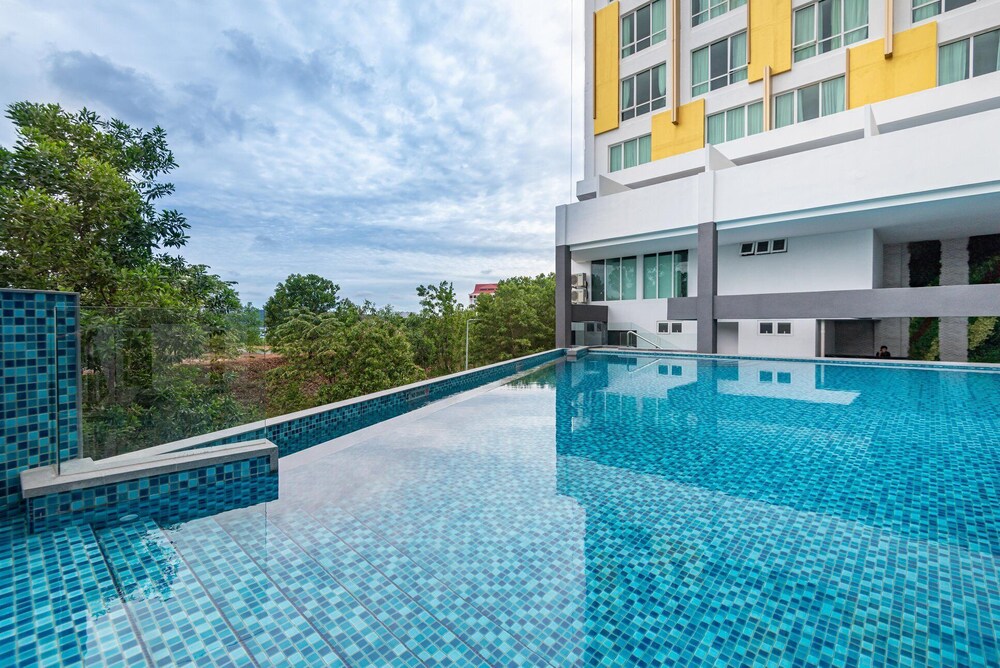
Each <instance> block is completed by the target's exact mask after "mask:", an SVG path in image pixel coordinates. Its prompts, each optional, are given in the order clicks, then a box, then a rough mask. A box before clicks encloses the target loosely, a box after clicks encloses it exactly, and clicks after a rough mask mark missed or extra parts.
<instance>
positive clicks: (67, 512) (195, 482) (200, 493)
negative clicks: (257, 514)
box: [27, 456, 278, 533]
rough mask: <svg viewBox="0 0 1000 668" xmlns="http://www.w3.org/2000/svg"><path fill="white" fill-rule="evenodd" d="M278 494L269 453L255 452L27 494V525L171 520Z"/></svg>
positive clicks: (50, 526) (31, 528)
mask: <svg viewBox="0 0 1000 668" xmlns="http://www.w3.org/2000/svg"><path fill="white" fill-rule="evenodd" d="M277 497H278V474H277V473H276V472H274V473H273V472H272V471H271V460H270V457H267V456H262V457H254V458H251V459H246V460H243V461H238V462H229V463H226V464H213V465H211V466H205V467H202V468H197V469H191V470H189V471H176V472H173V473H165V474H162V475H156V476H150V477H148V478H141V479H139V480H129V481H126V482H120V483H116V484H111V485H102V486H100V487H91V488H89V489H80V490H74V491H70V492H60V493H58V494H48V495H46V496H40V497H36V498H33V499H28V500H27V505H28V529H29V531H30V532H32V533H34V532H37V531H46V530H52V529H57V528H59V527H62V526H66V525H68V524H81V523H90V524H91V525H93V526H94V527H96V528H100V527H102V526H105V525H107V524H108V523H110V522H113V521H115V520H118V519H119V518H120V517H122V516H123V515H140V516H143V517H151V518H153V519H154V520H156V521H157V522H159V523H160V524H161V525H165V524H174V523H176V522H183V521H187V520H190V519H194V518H197V517H204V516H207V515H214V514H215V513H220V512H222V511H224V510H230V509H232V508H241V507H244V506H249V505H254V504H257V503H263V502H264V501H271V500H273V499H276V498H277Z"/></svg>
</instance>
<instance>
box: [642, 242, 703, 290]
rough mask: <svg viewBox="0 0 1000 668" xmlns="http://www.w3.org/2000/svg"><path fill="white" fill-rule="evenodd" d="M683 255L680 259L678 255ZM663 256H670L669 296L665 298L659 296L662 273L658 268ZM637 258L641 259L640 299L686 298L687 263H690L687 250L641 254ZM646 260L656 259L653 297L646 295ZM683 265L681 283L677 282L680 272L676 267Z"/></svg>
mask: <svg viewBox="0 0 1000 668" xmlns="http://www.w3.org/2000/svg"><path fill="white" fill-rule="evenodd" d="M681 254H683V255H684V258H683V259H681V258H680V255H681ZM664 256H670V260H669V262H670V268H669V272H668V275H669V276H670V294H668V295H667V296H665V297H661V296H660V277H661V276H662V275H663V273H664V272H663V271H662V270H661V268H660V262H661V261H662V259H663V257H664ZM639 257H641V258H642V264H641V267H640V270H641V275H642V281H641V282H642V299H643V301H645V300H647V299H672V298H675V297H687V296H688V281H689V280H690V274H689V272H688V269H687V264H688V262H690V261H691V252H690V251H689V250H687V249H681V250H675V251H663V252H660V253H643V254H642V255H640V256H639ZM646 258H656V288H655V293H656V294H654V295H647V294H646ZM680 264H683V265H685V266H684V268H683V272H684V273H683V278H684V280H683V282H681V281H679V280H678V278H679V276H680V275H679V274H678V272H679V271H681V269H679V267H678V265H680Z"/></svg>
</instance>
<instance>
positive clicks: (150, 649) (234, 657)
mask: <svg viewBox="0 0 1000 668" xmlns="http://www.w3.org/2000/svg"><path fill="white" fill-rule="evenodd" d="M95 534H96V538H97V543H98V545H99V546H100V549H101V553H102V554H103V556H104V561H105V562H106V563H107V565H108V569H109V570H110V571H111V575H112V576H113V577H114V581H115V586H116V588H117V591H118V595H119V596H120V597H121V599H122V601H123V602H124V604H125V609H126V610H127V611H128V612H129V616H130V617H131V620H132V624H133V626H134V627H135V629H136V631H137V632H138V635H139V639H140V641H141V643H142V644H143V646H144V648H145V651H146V653H147V658H148V659H149V660H150V661H151V662H152V664H153V665H157V666H160V665H162V666H173V665H178V664H185V663H191V665H198V666H215V665H256V662H255V661H254V660H253V659H252V658H251V657H250V654H249V652H248V651H247V649H246V647H245V646H244V643H243V640H242V639H241V638H240V637H239V635H238V634H237V633H236V631H235V629H234V628H233V627H232V625H231V624H230V623H229V621H228V620H227V619H226V618H225V616H224V615H223V613H222V611H221V610H220V609H219V607H218V606H217V605H216V602H215V600H214V599H213V598H212V597H211V595H210V594H209V593H208V592H207V591H206V590H205V588H204V587H203V586H202V584H201V582H200V581H199V580H198V578H197V577H195V575H194V573H193V572H192V571H191V569H190V568H188V566H187V564H186V563H185V562H184V560H183V558H182V557H181V556H180V554H178V552H177V550H176V549H174V546H173V545H172V544H171V543H170V541H169V540H168V539H167V537H166V535H165V534H164V533H163V531H162V529H160V527H159V526H158V525H157V524H156V523H155V522H154V521H153V520H150V519H141V518H136V519H134V520H131V521H126V522H122V523H120V524H114V525H110V526H107V527H105V528H103V529H100V530H99V531H97V532H95Z"/></svg>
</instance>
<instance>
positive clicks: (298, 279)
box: [264, 274, 341, 331]
mask: <svg viewBox="0 0 1000 668" xmlns="http://www.w3.org/2000/svg"><path fill="white" fill-rule="evenodd" d="M338 292H340V286H339V285H336V284H335V283H334V282H333V281H330V280H327V279H325V278H323V277H322V276H317V275H316V274H306V275H302V274H292V275H290V276H289V277H288V278H286V279H285V280H284V282H282V283H278V285H277V287H275V289H274V294H273V295H271V297H270V299H268V300H267V303H265V304H264V326H265V327H266V328H267V329H268V330H269V331H270V330H273V329H276V328H277V327H278V326H280V325H281V324H282V323H284V322H285V321H286V320H288V319H289V318H291V317H292V316H293V315H294V314H295V312H296V311H305V312H306V313H313V314H320V313H327V312H329V311H333V310H334V309H336V308H337V307H338V306H339V305H340V303H341V301H340V299H339V298H338V297H337V293H338Z"/></svg>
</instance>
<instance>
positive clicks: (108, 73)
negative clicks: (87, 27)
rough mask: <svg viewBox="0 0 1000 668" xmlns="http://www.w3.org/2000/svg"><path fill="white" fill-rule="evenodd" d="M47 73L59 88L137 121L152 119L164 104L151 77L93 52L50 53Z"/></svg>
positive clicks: (147, 121)
mask: <svg viewBox="0 0 1000 668" xmlns="http://www.w3.org/2000/svg"><path fill="white" fill-rule="evenodd" d="M49 77H50V79H51V81H52V83H54V84H55V85H56V86H57V87H58V88H59V89H61V90H64V91H66V92H68V93H70V94H72V95H76V96H78V97H82V98H86V99H92V100H94V102H96V103H99V104H103V105H106V106H108V107H109V108H111V109H116V110H118V111H119V113H122V114H123V115H126V116H128V117H129V118H133V119H135V120H136V121H137V122H139V123H145V124H149V123H150V122H151V121H153V119H155V115H156V111H157V109H159V108H160V107H162V106H163V104H164V98H163V93H162V92H161V91H160V90H159V88H157V86H156V84H154V83H153V81H152V79H150V78H149V77H147V76H145V75H143V74H140V73H139V72H137V71H136V70H134V69H132V68H131V67H119V66H117V65H115V64H113V63H112V62H111V61H109V60H108V59H106V58H102V57H100V56H98V55H95V54H93V53H82V52H80V51H62V52H61V51H57V52H55V53H53V54H52V55H51V56H50V58H49Z"/></svg>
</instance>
